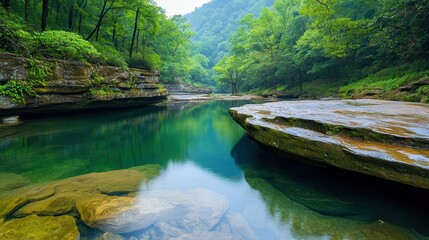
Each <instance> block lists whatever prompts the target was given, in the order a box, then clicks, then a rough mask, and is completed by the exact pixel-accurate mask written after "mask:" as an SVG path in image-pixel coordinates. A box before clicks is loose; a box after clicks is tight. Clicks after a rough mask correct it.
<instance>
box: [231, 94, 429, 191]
mask: <svg viewBox="0 0 429 240" xmlns="http://www.w3.org/2000/svg"><path fill="white" fill-rule="evenodd" d="M230 113H231V115H232V116H233V118H234V119H235V120H236V121H237V122H238V123H239V124H240V125H241V126H242V127H243V128H244V129H246V130H247V132H248V133H249V135H250V136H251V137H253V138H254V139H255V140H257V141H259V142H261V143H263V144H265V145H267V146H270V147H273V148H276V149H279V150H281V151H283V152H285V153H289V154H295V155H298V156H302V157H306V158H308V159H311V160H314V161H317V162H322V163H324V164H327V165H332V166H335V167H338V168H342V169H347V170H351V171H356V172H360V173H364V174H369V175H373V176H377V177H381V178H384V179H389V180H393V181H397V182H402V183H405V184H409V185H413V186H416V187H420V188H426V189H429V105H427V104H419V103H405V102H391V101H380V100H342V101H292V102H275V103H266V104H255V105H245V106H242V107H239V108H232V109H230Z"/></svg>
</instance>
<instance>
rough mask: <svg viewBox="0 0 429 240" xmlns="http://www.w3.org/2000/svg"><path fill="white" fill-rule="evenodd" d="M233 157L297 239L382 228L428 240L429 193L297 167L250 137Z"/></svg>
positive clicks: (293, 160)
mask: <svg viewBox="0 0 429 240" xmlns="http://www.w3.org/2000/svg"><path fill="white" fill-rule="evenodd" d="M231 154H232V156H234V158H235V160H236V162H237V163H239V164H240V166H241V167H242V169H243V171H244V172H245V174H244V175H245V178H246V181H247V182H248V183H249V184H250V185H251V186H252V187H253V188H255V189H257V190H258V191H260V193H261V195H262V197H263V199H264V201H265V202H266V204H267V205H268V207H269V209H270V213H271V214H272V216H279V217H280V219H282V221H285V222H288V223H293V224H292V225H293V226H294V229H293V231H294V232H296V233H297V234H298V236H300V235H302V234H304V236H306V235H308V234H310V235H311V234H329V235H331V236H338V234H340V233H341V234H340V236H341V237H345V236H347V235H344V234H345V233H347V231H348V230H350V227H351V226H354V227H356V226H359V225H365V224H370V225H367V226H365V227H366V228H368V229H367V230H365V231H376V229H377V228H379V231H381V232H383V234H394V233H401V234H402V235H398V236H397V237H399V236H402V237H403V236H408V238H419V235H418V234H416V233H415V232H413V230H415V231H417V232H419V233H420V234H423V235H426V236H429V231H428V229H427V221H428V219H429V206H428V205H427V203H428V202H429V192H428V191H425V190H421V189H415V188H412V187H408V186H404V185H401V184H397V183H392V182H388V181H383V180H380V179H376V178H373V177H366V176H362V175H360V174H354V173H351V172H346V171H340V170H337V169H332V168H321V167H316V166H311V165H307V164H304V163H301V162H299V161H297V157H294V156H288V157H281V156H280V155H277V154H273V153H271V152H268V151H265V150H264V149H262V148H261V147H259V146H258V144H257V143H255V142H254V141H253V140H251V139H250V138H249V137H247V136H245V137H243V138H242V139H241V140H240V141H239V142H238V143H237V144H236V145H235V147H234V149H233V150H232V152H231ZM297 205H300V207H298V206H297ZM297 209H300V210H297ZM305 209H307V210H305ZM309 210H311V211H309ZM306 212H307V214H308V215H306V214H305V213H306ZM311 212H312V213H311ZM291 214H292V216H291ZM303 216H305V217H303ZM311 221H313V222H311ZM380 223H389V224H394V225H397V226H402V227H404V228H408V229H412V230H410V231H406V230H401V229H399V228H398V227H396V226H393V225H387V224H381V225H382V226H383V228H381V227H380V226H381V225H380ZM371 224H372V225H371ZM309 225H311V226H316V225H318V226H319V227H318V228H320V229H319V230H317V227H315V228H313V229H311V230H310V229H302V227H303V226H307V227H308V226H309ZM320 226H323V227H320ZM295 227H296V228H295ZM347 229H348V230H347ZM318 231H320V232H318ZM362 231H364V230H362ZM365 231H364V232H365ZM351 234H352V233H351ZM356 234H357V233H356ZM362 234H364V233H362V232H360V233H359V234H357V235H350V236H355V237H357V236H361V235H362ZM301 237H302V236H301ZM398 239H401V238H398Z"/></svg>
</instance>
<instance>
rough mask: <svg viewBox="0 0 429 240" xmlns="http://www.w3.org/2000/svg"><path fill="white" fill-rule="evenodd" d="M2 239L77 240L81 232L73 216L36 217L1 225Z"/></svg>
mask: <svg viewBox="0 0 429 240" xmlns="http://www.w3.org/2000/svg"><path fill="white" fill-rule="evenodd" d="M0 239H8V240H14V239H17V240H18V239H19V240H21V239H34V240H36V239H52V240H76V239H79V231H78V229H77V226H76V221H75V219H74V218H73V217H71V216H59V217H38V216H35V215H32V216H28V217H25V218H21V219H13V220H10V221H6V222H4V223H3V224H2V225H0Z"/></svg>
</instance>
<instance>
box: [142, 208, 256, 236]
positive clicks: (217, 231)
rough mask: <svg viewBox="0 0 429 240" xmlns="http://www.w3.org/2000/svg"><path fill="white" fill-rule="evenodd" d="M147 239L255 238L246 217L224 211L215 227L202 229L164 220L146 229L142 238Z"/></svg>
mask: <svg viewBox="0 0 429 240" xmlns="http://www.w3.org/2000/svg"><path fill="white" fill-rule="evenodd" d="M144 237H146V238H149V239H160V240H169V239H183V240H184V239H186V240H199V239H204V240H218V239H234V240H254V239H257V237H256V234H255V232H254V231H253V230H252V229H251V228H250V226H249V224H248V223H247V221H246V219H244V217H243V216H241V215H240V214H238V213H225V215H224V216H223V217H222V218H221V219H220V221H219V223H217V224H216V226H215V227H213V228H212V229H208V230H203V231H188V230H187V229H183V228H180V226H174V225H171V224H169V223H166V222H161V223H158V224H155V225H154V226H152V227H150V228H149V229H147V230H146V231H145V232H144V234H143V238H144Z"/></svg>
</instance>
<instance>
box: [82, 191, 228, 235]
mask: <svg viewBox="0 0 429 240" xmlns="http://www.w3.org/2000/svg"><path fill="white" fill-rule="evenodd" d="M227 207H228V202H227V200H226V199H225V197H223V196H221V195H219V194H217V193H214V192H212V191H209V190H205V189H195V190H191V191H189V192H187V193H185V192H179V191H173V190H150V191H148V192H141V193H139V194H137V196H136V197H128V196H127V197H114V196H106V195H98V196H94V197H91V198H87V199H82V200H80V201H78V202H77V210H78V212H79V213H80V216H81V218H82V221H83V222H85V223H86V224H87V225H88V226H90V227H93V228H98V229H100V230H103V231H105V232H112V233H130V232H134V231H137V230H142V229H145V228H148V227H149V226H152V225H154V224H161V223H163V224H168V225H171V226H175V227H177V228H180V229H183V231H186V232H201V231H208V230H210V229H212V228H213V227H214V226H215V225H216V224H217V223H218V222H219V220H220V219H221V218H222V216H223V215H224V213H225V211H226V209H227Z"/></svg>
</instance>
